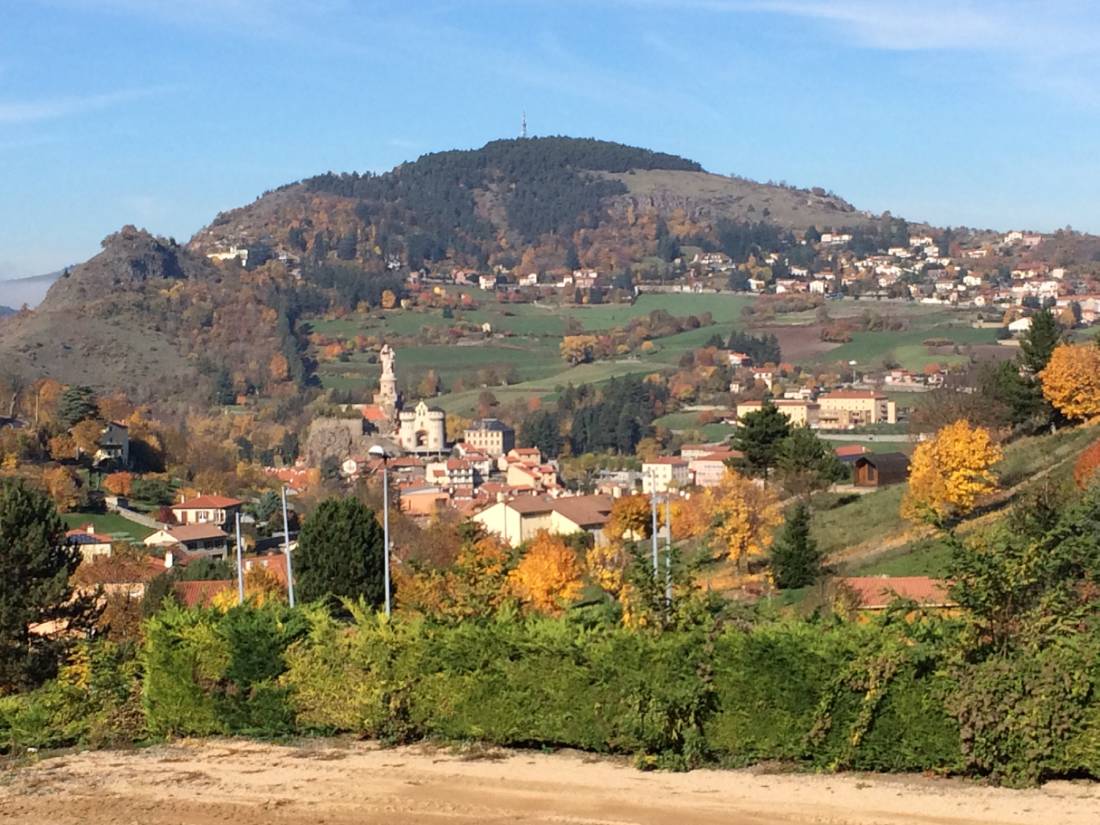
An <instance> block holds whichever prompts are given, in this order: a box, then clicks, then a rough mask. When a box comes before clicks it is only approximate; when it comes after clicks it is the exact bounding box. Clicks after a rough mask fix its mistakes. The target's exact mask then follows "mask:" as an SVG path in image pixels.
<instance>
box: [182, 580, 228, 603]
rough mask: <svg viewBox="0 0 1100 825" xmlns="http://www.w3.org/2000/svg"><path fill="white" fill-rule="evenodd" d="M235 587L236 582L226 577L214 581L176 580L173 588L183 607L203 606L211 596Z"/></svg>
mask: <svg viewBox="0 0 1100 825" xmlns="http://www.w3.org/2000/svg"><path fill="white" fill-rule="evenodd" d="M234 587H236V582H234V581H231V580H229V579H226V580H224V581H222V580H216V581H193V582H176V584H175V585H174V587H173V589H174V590H175V593H176V598H178V599H179V600H180V602H181V603H182V604H183V606H184V607H200V606H202V607H205V606H206V605H209V604H210V602H211V601H212V600H213V598H214V597H215V596H216V595H218V594H219V593H223V592H225V591H226V590H232V589H233V588H234Z"/></svg>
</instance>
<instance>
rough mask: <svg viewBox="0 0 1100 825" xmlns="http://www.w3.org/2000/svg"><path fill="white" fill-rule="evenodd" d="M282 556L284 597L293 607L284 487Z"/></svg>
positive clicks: (292, 585) (292, 575)
mask: <svg viewBox="0 0 1100 825" xmlns="http://www.w3.org/2000/svg"><path fill="white" fill-rule="evenodd" d="M283 554H284V555H285V556H286V595H287V599H288V600H289V601H290V606H291V607H294V568H293V567H292V566H291V564H290V520H289V519H288V518H287V515H286V485H285V484H284V485H283Z"/></svg>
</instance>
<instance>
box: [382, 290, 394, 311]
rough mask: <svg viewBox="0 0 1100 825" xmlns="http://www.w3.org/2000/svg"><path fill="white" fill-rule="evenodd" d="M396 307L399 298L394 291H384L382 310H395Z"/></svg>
mask: <svg viewBox="0 0 1100 825" xmlns="http://www.w3.org/2000/svg"><path fill="white" fill-rule="evenodd" d="M395 306H397V296H396V295H395V294H394V292H393V290H392V289H384V290H382V309H393V308H394V307H395Z"/></svg>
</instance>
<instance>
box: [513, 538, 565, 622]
mask: <svg viewBox="0 0 1100 825" xmlns="http://www.w3.org/2000/svg"><path fill="white" fill-rule="evenodd" d="M581 572H582V571H581V565H580V562H579V561H577V554H576V553H574V552H573V551H572V550H571V549H570V548H569V547H568V546H566V544H565V542H564V541H562V540H561V539H560V538H558V537H557V536H552V535H550V534H549V533H547V532H546V531H545V530H540V531H539V532H538V534H537V535H536V536H535V538H534V540H533V541H532V542H531V546H530V548H528V550H527V553H526V554H524V556H523V559H522V560H521V561H520V563H519V564H518V565H517V566H516V569H515V570H513V571H512V572H511V574H510V575H509V577H508V579H509V582H510V583H511V585H512V592H513V593H514V594H515V596H516V597H517V598H518V599H519V600H520V601H521V602H523V603H524V604H525V605H527V606H528V607H529V608H530V609H532V610H535V611H537V612H539V613H548V614H550V615H552V616H557V615H560V614H561V613H562V611H563V610H564V609H565V608H566V607H568V606H569V604H570V603H571V602H572V601H573V600H574V599H576V598H577V596H578V595H580V592H581Z"/></svg>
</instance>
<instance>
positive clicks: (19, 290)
mask: <svg viewBox="0 0 1100 825" xmlns="http://www.w3.org/2000/svg"><path fill="white" fill-rule="evenodd" d="M61 272H62V270H58V271H57V272H47V273H46V274H45V275H32V276H31V277H29V278H9V279H7V280H3V281H0V300H2V301H3V303H4V304H5V305H6V306H10V307H21V306H23V304H26V305H27V306H29V307H31V308H34V307H36V306H38V304H39V302H41V300H42V299H43V298H45V297H46V292H47V290H49V288H50V284H52V283H53V282H54V281H56V280H57V279H58V278H60V277H61Z"/></svg>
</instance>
